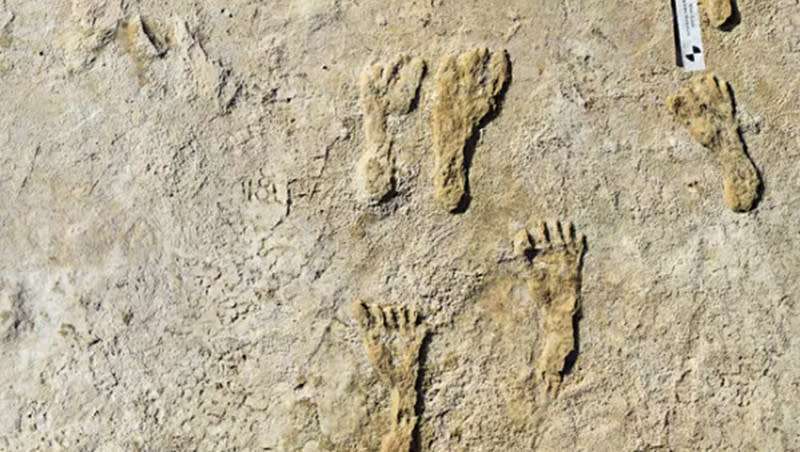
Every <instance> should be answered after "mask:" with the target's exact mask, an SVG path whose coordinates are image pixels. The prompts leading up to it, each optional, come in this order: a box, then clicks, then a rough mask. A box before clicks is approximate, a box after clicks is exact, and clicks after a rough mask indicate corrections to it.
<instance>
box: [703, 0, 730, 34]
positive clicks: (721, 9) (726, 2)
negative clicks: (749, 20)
mask: <svg viewBox="0 0 800 452" xmlns="http://www.w3.org/2000/svg"><path fill="white" fill-rule="evenodd" d="M699 3H700V7H701V8H703V9H705V11H706V17H708V21H709V22H711V25H713V26H714V27H716V28H723V27H724V26H725V24H727V23H728V21H729V20H731V19H732V18H733V15H734V8H733V4H732V3H731V0H700V1H699Z"/></svg>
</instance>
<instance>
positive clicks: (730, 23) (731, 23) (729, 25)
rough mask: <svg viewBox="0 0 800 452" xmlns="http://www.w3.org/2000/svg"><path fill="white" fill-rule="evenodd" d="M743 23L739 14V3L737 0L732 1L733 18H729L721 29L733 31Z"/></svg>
mask: <svg viewBox="0 0 800 452" xmlns="http://www.w3.org/2000/svg"><path fill="white" fill-rule="evenodd" d="M740 23H742V15H741V13H740V12H739V3H738V1H737V0H731V17H729V18H728V20H726V21H725V22H724V23H723V24H722V25H720V27H719V29H720V30H722V31H731V30H733V29H734V28H736V27H737V26H739V24H740Z"/></svg>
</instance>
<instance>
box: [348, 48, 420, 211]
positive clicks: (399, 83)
mask: <svg viewBox="0 0 800 452" xmlns="http://www.w3.org/2000/svg"><path fill="white" fill-rule="evenodd" d="M424 72H425V63H424V62H423V61H422V60H421V59H419V58H412V57H410V56H408V55H405V54H400V55H398V56H396V57H395V58H393V59H392V60H391V61H389V62H388V63H385V64H376V65H374V66H372V67H370V68H369V69H367V70H366V71H365V72H364V73H363V74H362V75H361V79H360V81H359V85H360V90H361V108H362V109H363V112H364V138H365V141H366V143H365V147H364V150H363V152H362V154H361V159H360V160H359V162H358V179H359V184H360V185H361V187H360V189H361V190H362V191H363V195H364V197H365V198H366V199H367V200H368V201H369V202H373V203H375V202H380V201H382V200H384V199H386V198H387V197H389V196H390V195H391V194H392V192H393V191H394V184H395V180H394V160H395V158H394V155H393V147H394V138H393V137H392V136H391V135H390V133H389V131H388V130H387V129H388V127H387V122H386V118H387V116H388V115H395V116H397V117H402V116H404V115H407V114H408V113H410V112H411V110H412V109H413V108H414V100H415V99H416V98H417V91H418V90H419V85H420V82H421V81H422V76H423V74H424Z"/></svg>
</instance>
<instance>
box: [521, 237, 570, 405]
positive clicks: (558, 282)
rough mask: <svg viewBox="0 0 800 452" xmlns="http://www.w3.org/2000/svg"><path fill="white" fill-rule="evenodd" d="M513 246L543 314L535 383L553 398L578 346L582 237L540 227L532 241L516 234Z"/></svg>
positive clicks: (533, 297)
mask: <svg viewBox="0 0 800 452" xmlns="http://www.w3.org/2000/svg"><path fill="white" fill-rule="evenodd" d="M513 242H514V243H513V244H514V250H515V253H516V254H517V256H518V257H519V258H520V259H522V261H523V263H524V269H523V274H525V275H526V276H525V279H526V284H527V287H528V291H529V292H530V295H531V298H532V299H533V300H534V302H535V303H536V304H537V305H538V306H539V308H540V309H541V312H542V314H543V324H542V326H543V331H542V337H543V338H544V343H543V346H542V349H541V351H540V354H539V356H538V358H537V359H536V369H535V376H536V380H537V382H541V383H543V384H544V387H545V389H546V390H547V391H548V392H549V393H551V394H557V393H558V390H559V388H560V386H561V381H562V379H563V375H564V374H565V373H566V372H567V371H568V370H569V363H568V359H569V357H570V354H573V353H575V352H576V350H577V346H578V344H576V342H575V337H576V335H575V324H574V320H575V315H576V314H577V313H578V311H579V309H580V286H581V258H582V256H583V251H584V242H585V238H584V236H583V234H579V235H577V234H576V233H575V229H574V228H573V227H572V224H571V223H569V222H565V223H563V224H562V223H560V222H556V223H555V224H553V225H551V226H549V227H548V226H547V224H545V223H544V222H540V223H539V226H538V231H537V234H536V236H535V237H534V238H533V240H531V236H530V234H529V233H528V231H527V230H525V229H522V230H520V231H517V232H516V233H515V234H514V237H513Z"/></svg>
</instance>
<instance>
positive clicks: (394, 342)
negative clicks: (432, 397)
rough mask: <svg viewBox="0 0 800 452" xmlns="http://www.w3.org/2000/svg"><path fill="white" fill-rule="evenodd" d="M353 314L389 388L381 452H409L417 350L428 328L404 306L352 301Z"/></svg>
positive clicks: (378, 371)
mask: <svg viewBox="0 0 800 452" xmlns="http://www.w3.org/2000/svg"><path fill="white" fill-rule="evenodd" d="M352 308H353V316H354V317H355V318H356V320H357V321H358V324H359V325H360V326H361V329H362V331H363V333H364V345H365V347H366V350H367V357H368V358H369V361H370V363H371V364H372V366H373V367H374V368H375V371H376V372H377V374H378V376H379V377H380V378H381V380H383V382H384V383H385V384H386V385H387V386H388V387H389V389H390V391H391V400H390V404H389V409H390V424H389V432H388V433H387V434H386V435H384V437H383V440H382V441H381V449H380V450H381V452H401V451H402V452H408V450H409V449H410V447H411V443H412V439H413V433H414V429H415V427H416V425H417V413H416V404H417V389H416V384H417V377H418V374H419V350H420V347H421V346H422V341H423V340H424V338H425V335H426V334H427V330H426V329H425V328H424V327H423V326H422V325H421V324H420V316H419V312H418V311H417V310H416V309H413V308H407V307H393V306H392V307H386V306H384V307H382V306H378V305H373V304H366V303H363V302H361V301H356V302H354V303H353V307H352Z"/></svg>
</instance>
